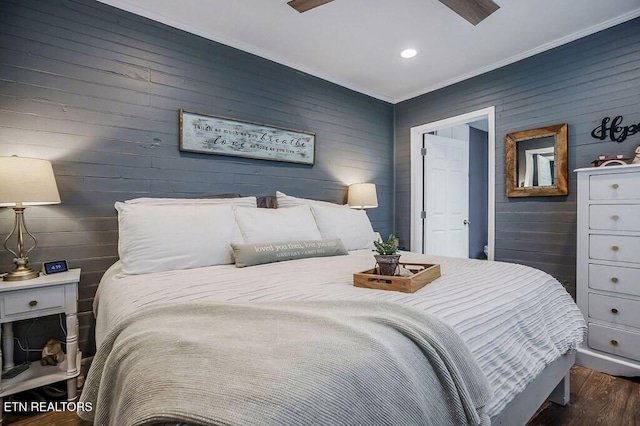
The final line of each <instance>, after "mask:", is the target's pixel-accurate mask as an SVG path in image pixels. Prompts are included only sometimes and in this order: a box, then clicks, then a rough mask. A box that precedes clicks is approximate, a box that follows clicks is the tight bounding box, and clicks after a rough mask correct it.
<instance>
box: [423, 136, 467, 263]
mask: <svg viewBox="0 0 640 426" xmlns="http://www.w3.org/2000/svg"><path fill="white" fill-rule="evenodd" d="M424 143H425V148H426V155H425V156H424V203H425V205H424V211H425V219H424V226H423V229H424V241H425V253H428V254H435V255H441V256H452V257H463V258H468V257H469V222H468V218H469V142H468V141H463V140H458V139H451V138H444V137H441V136H434V135H429V134H425V135H424Z"/></svg>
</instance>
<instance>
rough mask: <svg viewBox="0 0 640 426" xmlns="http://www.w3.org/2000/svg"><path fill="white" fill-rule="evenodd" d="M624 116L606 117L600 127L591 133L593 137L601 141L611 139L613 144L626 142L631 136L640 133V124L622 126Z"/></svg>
mask: <svg viewBox="0 0 640 426" xmlns="http://www.w3.org/2000/svg"><path fill="white" fill-rule="evenodd" d="M622 120H623V118H622V116H621V115H618V116H617V117H615V118H613V119H612V118H611V117H605V118H603V119H602V122H601V123H600V125H599V126H598V127H596V128H595V129H593V130H592V131H591V136H593V137H594V138H596V139H599V140H601V141H603V140H605V139H607V138H609V139H610V140H611V141H613V142H618V143H621V142H624V141H625V139H627V137H629V136H633V135H635V134H636V133H640V123H638V124H631V125H629V126H622Z"/></svg>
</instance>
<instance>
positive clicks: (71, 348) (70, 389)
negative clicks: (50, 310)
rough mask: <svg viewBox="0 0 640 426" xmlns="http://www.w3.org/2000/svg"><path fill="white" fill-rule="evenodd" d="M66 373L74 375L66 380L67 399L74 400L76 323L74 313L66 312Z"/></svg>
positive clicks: (75, 394)
mask: <svg viewBox="0 0 640 426" xmlns="http://www.w3.org/2000/svg"><path fill="white" fill-rule="evenodd" d="M66 320H67V374H68V375H74V376H75V377H73V378H71V379H68V380H67V400H69V401H75V400H76V398H77V393H78V388H77V384H78V378H77V373H78V366H77V365H76V356H77V354H78V324H77V315H76V314H67V315H66Z"/></svg>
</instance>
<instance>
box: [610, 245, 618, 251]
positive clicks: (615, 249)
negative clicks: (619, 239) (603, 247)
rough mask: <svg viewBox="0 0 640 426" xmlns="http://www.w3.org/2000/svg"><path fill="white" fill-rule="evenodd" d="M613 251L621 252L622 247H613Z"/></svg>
mask: <svg viewBox="0 0 640 426" xmlns="http://www.w3.org/2000/svg"><path fill="white" fill-rule="evenodd" d="M611 250H613V251H618V250H620V247H618V246H612V247H611Z"/></svg>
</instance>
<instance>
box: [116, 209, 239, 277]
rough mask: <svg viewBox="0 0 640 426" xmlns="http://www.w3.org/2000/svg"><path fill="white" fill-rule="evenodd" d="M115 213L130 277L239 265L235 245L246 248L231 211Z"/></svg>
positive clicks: (125, 268) (122, 256) (124, 269)
mask: <svg viewBox="0 0 640 426" xmlns="http://www.w3.org/2000/svg"><path fill="white" fill-rule="evenodd" d="M115 207H116V210H117V211H118V229H119V239H118V254H119V255H120V261H121V262H122V272H123V273H125V274H132V275H133V274H146V273H151V272H161V271H169V270H176V269H189V268H198V267H202V266H211V265H222V264H229V263H233V257H232V253H233V252H232V250H231V243H232V242H234V243H242V237H241V236H240V231H239V230H238V226H237V224H236V221H235V217H234V215H233V207H232V206H230V205H226V206H225V205H211V204H190V205H188V206H185V205H184V204H167V205H155V204H134V203H131V204H127V203H120V202H118V203H116V204H115ZM239 210H251V209H239Z"/></svg>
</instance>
